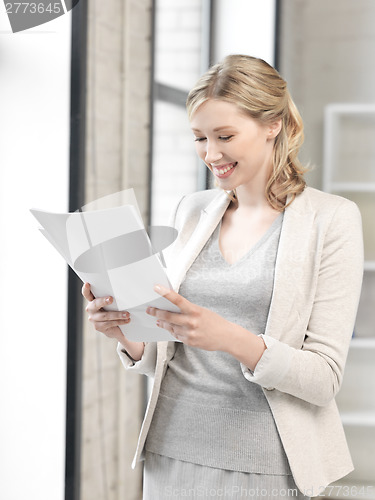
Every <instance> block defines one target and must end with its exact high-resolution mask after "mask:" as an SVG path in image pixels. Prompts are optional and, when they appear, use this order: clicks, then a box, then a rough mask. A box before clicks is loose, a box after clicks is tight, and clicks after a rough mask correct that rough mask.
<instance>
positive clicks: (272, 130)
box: [267, 118, 282, 139]
mask: <svg viewBox="0 0 375 500" xmlns="http://www.w3.org/2000/svg"><path fill="white" fill-rule="evenodd" d="M281 126H282V120H281V118H280V120H276V121H274V122H272V123H270V124H269V125H267V129H268V130H267V131H268V138H269V139H275V137H277V136H278V135H279V132H280V130H281Z"/></svg>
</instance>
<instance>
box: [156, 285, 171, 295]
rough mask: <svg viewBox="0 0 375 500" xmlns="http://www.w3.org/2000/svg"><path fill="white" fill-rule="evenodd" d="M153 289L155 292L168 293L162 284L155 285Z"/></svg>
mask: <svg viewBox="0 0 375 500" xmlns="http://www.w3.org/2000/svg"><path fill="white" fill-rule="evenodd" d="M154 290H155V292H159V293H168V292H169V290H168V289H167V288H165V286H162V285H155V286H154Z"/></svg>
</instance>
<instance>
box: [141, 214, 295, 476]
mask: <svg viewBox="0 0 375 500" xmlns="http://www.w3.org/2000/svg"><path fill="white" fill-rule="evenodd" d="M282 221H283V214H280V216H279V217H278V218H277V219H276V220H275V221H274V222H273V224H272V225H271V226H270V228H269V229H268V230H267V232H266V233H265V234H264V235H263V237H262V238H261V239H260V240H259V241H258V242H257V243H256V244H255V245H254V246H253V247H252V248H251V249H250V250H249V251H248V252H247V253H246V254H245V255H244V256H243V257H242V258H240V259H239V260H238V261H237V262H235V263H234V264H232V265H231V264H228V263H227V262H226V261H225V259H224V258H223V256H222V254H221V252H220V249H219V243H218V239H219V232H220V228H221V222H220V223H219V224H218V226H217V228H216V229H215V231H214V232H213V234H212V235H211V237H210V239H209V240H208V241H207V243H206V245H205V246H204V248H203V249H202V251H201V253H200V254H199V256H198V257H197V259H196V260H195V262H194V263H193V265H192V266H191V267H190V269H189V271H188V273H187V275H186V278H185V280H184V282H183V283H182V284H181V287H180V291H179V293H180V294H181V295H183V296H184V297H186V298H187V299H188V300H190V301H191V302H194V303H195V304H198V305H201V306H203V307H207V308H209V309H211V310H212V311H214V312H216V313H218V314H220V315H221V316H223V317H224V318H226V319H227V320H229V321H231V322H233V323H237V324H239V325H241V326H243V327H244V328H246V329H247V330H250V331H251V332H253V333H255V334H260V333H264V331H265V328H266V322H267V317H268V311H269V307H270V303H271V297H272V289H273V279H274V268H275V260H276V255H277V248H278V242H279V237H280V231H281V226H282ZM146 449H147V450H148V451H151V452H153V453H158V454H160V455H165V456H168V457H171V458H175V459H178V460H185V461H188V462H192V463H196V464H201V465H206V466H210V467H217V468H222V469H228V470H237V471H243V472H254V473H263V474H290V473H291V472H290V469H289V464H288V461H287V458H286V455H285V452H284V449H283V446H282V444H281V441H280V438H279V434H278V432H277V429H276V425H275V422H274V419H273V416H272V413H271V410H270V408H269V405H268V403H267V400H266V398H265V396H264V394H263V391H262V389H261V387H260V386H259V385H257V384H254V383H251V382H249V381H248V380H246V379H245V377H244V376H243V374H242V372H241V368H240V363H239V361H238V360H236V359H235V358H233V357H232V356H230V355H229V354H227V353H225V352H221V351H205V350H202V349H198V348H193V347H189V346H186V345H185V344H182V343H181V344H178V346H177V348H176V353H175V355H174V357H173V359H172V360H171V361H170V362H169V363H168V368H167V372H166V374H165V377H164V379H163V382H162V387H161V391H160V396H159V399H158V403H157V406H156V409H155V413H154V417H153V420H152V423H151V427H150V431H149V434H148V437H147V441H146Z"/></svg>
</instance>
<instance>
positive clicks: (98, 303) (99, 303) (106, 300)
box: [86, 297, 113, 313]
mask: <svg viewBox="0 0 375 500" xmlns="http://www.w3.org/2000/svg"><path fill="white" fill-rule="evenodd" d="M112 302H113V298H112V297H99V298H97V299H93V300H92V301H91V302H89V303H88V305H87V307H86V311H89V312H91V313H94V312H96V311H100V309H103V308H104V307H106V306H108V305H110V304H112Z"/></svg>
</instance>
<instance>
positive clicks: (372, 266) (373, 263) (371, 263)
mask: <svg viewBox="0 0 375 500" xmlns="http://www.w3.org/2000/svg"><path fill="white" fill-rule="evenodd" d="M364 270H365V271H375V260H367V261H365V264H364Z"/></svg>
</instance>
